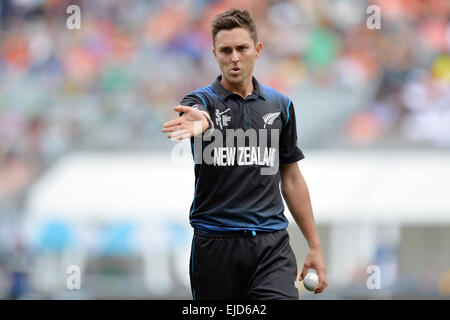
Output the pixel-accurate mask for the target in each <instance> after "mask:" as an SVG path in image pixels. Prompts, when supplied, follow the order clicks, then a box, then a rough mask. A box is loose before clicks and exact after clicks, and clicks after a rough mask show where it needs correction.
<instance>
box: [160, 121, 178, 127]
mask: <svg viewBox="0 0 450 320" xmlns="http://www.w3.org/2000/svg"><path fill="white" fill-rule="evenodd" d="M180 121H181V119H173V120H170V121H167V122H166V123H164V125H163V127H164V128H167V127H171V126H176V125H179V124H180Z"/></svg>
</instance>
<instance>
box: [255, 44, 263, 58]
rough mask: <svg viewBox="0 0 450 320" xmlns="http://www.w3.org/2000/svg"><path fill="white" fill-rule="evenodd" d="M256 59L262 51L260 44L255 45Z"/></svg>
mask: <svg viewBox="0 0 450 320" xmlns="http://www.w3.org/2000/svg"><path fill="white" fill-rule="evenodd" d="M255 48H256V57H257V58H258V57H259V55H260V54H261V50H262V42H258V43H257V44H256V47H255Z"/></svg>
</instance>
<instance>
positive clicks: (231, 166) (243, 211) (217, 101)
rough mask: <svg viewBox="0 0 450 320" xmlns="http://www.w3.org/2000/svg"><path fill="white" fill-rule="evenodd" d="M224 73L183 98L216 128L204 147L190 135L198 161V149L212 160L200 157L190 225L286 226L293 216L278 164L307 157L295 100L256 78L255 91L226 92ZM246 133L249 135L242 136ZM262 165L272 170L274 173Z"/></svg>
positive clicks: (263, 228)
mask: <svg viewBox="0 0 450 320" xmlns="http://www.w3.org/2000/svg"><path fill="white" fill-rule="evenodd" d="M221 77H222V76H221V75H220V76H218V77H217V79H216V80H215V81H214V83H213V84H212V85H210V86H206V87H204V88H201V89H198V90H195V91H193V92H190V93H189V94H187V95H186V96H185V97H184V98H183V99H182V100H181V102H180V104H181V105H185V106H195V107H196V108H199V109H201V110H204V111H207V112H208V113H209V115H210V117H211V120H212V121H213V122H214V126H215V128H214V135H213V136H212V137H211V138H210V139H211V140H210V141H205V140H204V141H203V142H201V145H200V149H198V148H194V138H191V146H192V153H193V157H194V160H196V159H198V157H199V154H198V153H199V152H200V153H202V155H205V154H206V153H208V154H210V155H211V157H210V158H209V159H210V161H209V162H208V161H205V160H203V161H201V162H199V161H198V160H196V164H195V168H194V171H195V193H194V199H193V201H192V205H191V208H190V216H189V217H190V223H191V225H192V226H193V227H194V228H195V229H198V230H200V231H204V232H208V231H235V230H254V231H276V230H282V229H285V228H286V227H287V225H288V220H287V219H286V217H285V216H284V205H283V201H282V197H281V192H280V172H279V164H283V163H292V162H297V161H299V160H301V159H303V158H304V155H303V153H302V151H301V150H300V149H299V148H298V145H297V130H296V121H295V112H294V106H293V104H292V101H291V100H290V99H289V98H287V97H286V96H285V95H283V94H281V93H279V92H277V91H276V90H274V89H272V88H270V87H268V86H265V85H261V84H259V83H258V81H256V79H255V78H254V77H253V86H254V90H253V92H252V94H250V95H249V96H247V97H246V98H245V99H243V98H242V97H241V96H240V95H238V94H233V93H231V92H229V91H227V90H226V89H225V88H224V87H223V86H222V85H221V83H220V80H221ZM180 115H181V113H180ZM239 129H240V130H239ZM206 133H207V132H205V133H204V135H205V134H206ZM242 133H244V139H243V140H239V138H238V137H241V136H242ZM246 134H247V135H246ZM252 134H254V136H253V140H252V139H251V138H250V136H251V135H252ZM255 135H256V142H255V139H254V137H255ZM219 138H220V139H219ZM195 139H198V138H195ZM200 139H201V137H200ZM220 140H222V143H221V144H219V141H220ZM211 159H212V161H211ZM197 162H199V163H197ZM262 169H266V170H267V169H272V173H269V174H267V173H265V172H264V171H263V170H262ZM268 171H270V170H268Z"/></svg>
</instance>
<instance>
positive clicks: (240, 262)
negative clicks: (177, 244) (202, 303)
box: [162, 9, 327, 300]
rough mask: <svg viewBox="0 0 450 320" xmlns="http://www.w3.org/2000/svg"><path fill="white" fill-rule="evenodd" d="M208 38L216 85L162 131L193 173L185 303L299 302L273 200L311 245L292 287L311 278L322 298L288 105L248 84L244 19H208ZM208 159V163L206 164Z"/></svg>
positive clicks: (191, 99)
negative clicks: (186, 151) (186, 149)
mask: <svg viewBox="0 0 450 320" xmlns="http://www.w3.org/2000/svg"><path fill="white" fill-rule="evenodd" d="M211 29H212V38H213V49H212V51H213V54H214V57H215V58H216V60H217V63H218V64H219V67H220V70H221V75H219V76H218V77H217V79H216V81H215V82H214V83H213V84H212V85H210V86H207V87H204V88H201V89H198V90H195V91H193V92H191V93H189V94H187V95H186V96H185V97H184V98H183V99H182V101H181V102H180V105H178V106H176V107H175V108H174V110H175V111H177V112H179V114H180V117H179V118H177V119H174V120H171V121H168V122H166V123H165V124H164V127H163V130H162V131H163V132H169V134H168V137H169V138H176V139H178V140H181V139H185V138H191V145H192V152H193V156H194V160H195V163H196V164H195V169H194V171H195V194H194V199H193V201H192V205H191V210H190V223H191V225H192V226H193V227H194V236H193V240H192V248H191V260H190V280H191V288H192V295H193V298H194V299H258V300H259V299H298V290H297V289H296V286H295V281H296V278H297V264H296V260H295V256H294V253H293V251H292V248H291V246H290V244H289V235H288V233H287V231H286V228H287V225H288V220H287V219H286V217H285V216H284V214H283V212H284V205H283V202H282V198H281V194H282V196H283V197H284V199H285V201H286V203H287V205H288V207H289V210H290V212H291V213H292V215H293V217H294V220H295V221H296V223H297V225H298V226H299V227H300V229H301V231H302V233H303V235H304V236H305V238H306V240H307V242H308V245H309V252H308V254H307V256H306V260H305V263H304V267H303V270H302V272H301V275H300V280H303V278H304V277H305V275H306V273H307V272H308V269H310V268H311V269H315V270H316V271H317V273H318V275H319V284H318V285H317V286H316V287H315V288H314V292H315V293H320V292H322V291H323V290H324V289H325V287H326V286H327V279H326V269H325V264H324V261H323V257H322V250H321V244H320V239H319V237H318V234H317V230H316V227H315V222H314V217H313V213H312V208H311V202H310V198H309V191H308V187H307V185H306V183H305V180H304V179H303V177H302V174H301V173H300V170H299V168H298V165H297V161H299V160H301V159H303V158H304V155H303V153H302V151H301V150H300V149H299V148H298V147H297V132H296V122H295V112H294V106H293V104H292V101H291V100H289V99H288V98H287V97H286V96H284V95H283V94H281V93H279V92H277V91H275V90H274V89H272V88H270V87H267V86H264V85H262V84H259V83H258V81H257V80H256V79H255V78H254V77H253V68H254V64H255V60H256V59H257V58H258V57H259V55H260V53H261V49H262V43H261V42H258V39H257V33H256V26H255V23H254V21H253V19H252V17H251V16H250V14H249V12H248V11H247V10H243V11H241V10H237V9H231V10H228V11H226V12H224V13H222V14H220V15H218V16H216V18H215V19H214V21H213V22H212V25H211ZM212 119H213V120H214V121H213V120H212ZM255 130H256V131H255ZM252 132H253V133H255V132H258V133H259V134H260V136H259V138H256V140H255V136H256V134H253V135H252ZM247 133H248V134H247ZM212 134H214V138H215V139H214V142H211V139H212V138H211V137H212ZM264 135H265V137H266V140H270V141H271V143H270V144H268V143H266V142H267V141H266V142H264V140H265V139H264V138H263V137H264ZM198 137H203V141H202V144H201V145H200V146H201V149H200V150H199V149H198V148H194V139H198ZM230 137H231V138H230ZM235 138H237V140H238V141H240V146H239V145H237V146H236V145H235ZM247 138H248V139H247ZM247 140H248V141H250V142H249V143H246V142H247ZM218 141H219V142H220V141H222V143H223V141H227V147H221V145H220V147H217V143H218ZM208 142H209V143H208ZM242 143H243V144H242ZM214 144H216V146H215V147H212V146H214ZM207 151H209V154H211V153H212V154H213V156H212V157H209V158H208V157H207V156H208V155H207V154H208V152H207ZM199 153H200V155H199ZM199 156H203V157H204V160H205V161H202V162H199V161H198V158H199ZM275 158H276V159H275ZM206 159H209V161H206ZM211 159H213V160H211ZM274 159H275V160H274ZM278 161H279V163H280V166H279V170H278V167H277V163H278ZM268 169H274V171H273V172H272V173H267V172H268V171H264V170H268ZM280 180H281V194H280Z"/></svg>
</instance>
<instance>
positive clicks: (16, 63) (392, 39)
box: [0, 0, 450, 204]
mask: <svg viewBox="0 0 450 320" xmlns="http://www.w3.org/2000/svg"><path fill="white" fill-rule="evenodd" d="M71 4H77V5H79V7H80V8H81V29H79V30H77V29H75V30H69V29H68V28H67V26H66V20H67V18H68V17H69V15H70V14H68V13H67V12H66V10H67V7H68V6H69V5H71ZM373 4H374V5H377V6H379V8H380V10H381V11H380V13H381V29H379V30H377V29H375V30H371V29H369V28H368V27H367V24H366V22H367V18H368V17H369V16H370V15H371V14H373V13H368V12H367V8H368V6H370V5H373ZM230 7H239V8H243V7H245V8H248V9H249V10H250V12H251V13H252V15H253V16H254V18H255V20H256V22H257V27H258V34H259V39H260V40H261V41H262V42H263V44H264V46H263V50H264V51H263V54H262V55H261V57H260V59H259V60H258V62H257V63H258V65H257V70H256V75H257V77H258V79H259V80H260V81H261V82H262V83H265V84H267V85H269V86H272V87H274V88H276V89H278V90H280V91H282V92H284V93H286V94H287V95H290V94H293V93H294V92H295V90H299V89H300V88H301V87H302V85H303V84H305V83H306V82H308V83H312V84H313V85H314V86H317V87H319V88H321V90H324V91H326V90H328V89H329V88H332V87H334V88H336V87H338V88H343V90H344V89H346V88H352V89H356V90H357V89H358V88H362V87H366V86H371V87H373V88H374V90H373V92H374V95H373V97H370V99H368V100H367V101H366V103H364V104H363V105H361V106H360V111H359V112H357V113H355V114H352V115H351V116H350V117H349V118H348V121H347V123H346V124H345V128H344V132H345V135H346V139H348V141H349V142H351V143H353V144H354V145H356V146H357V145H360V144H363V145H370V143H373V142H374V141H379V140H383V139H389V138H390V137H398V136H399V137H401V138H402V139H404V140H405V141H419V142H422V143H423V144H424V145H427V146H438V147H449V146H450V87H449V86H450V55H449V52H450V23H449V18H450V2H449V1H448V0H429V1H425V0H382V1H381V0H380V1H368V0H367V1H365V0H361V1H346V0H336V1H328V0H322V1H313V0H291V1H273V0H258V1H244V0H231V1H223V0H199V1H193V0H177V1H175V0H173V1H162V0H130V1H127V2H126V4H125V3H124V2H123V1H119V0H99V1H73V0H72V1H66V0H60V1H58V0H2V1H1V3H0V23H1V30H0V137H1V139H0V204H5V202H8V201H12V200H11V199H17V195H18V194H20V192H21V191H22V190H23V188H24V187H25V186H27V185H29V183H30V182H31V181H32V180H33V178H34V177H36V176H37V175H38V174H39V172H40V171H41V170H43V169H44V168H45V166H46V165H48V164H50V163H52V161H55V160H56V159H57V158H58V157H59V156H60V155H62V154H64V153H65V152H67V151H69V150H73V149H77V148H96V149H101V148H148V149H152V148H159V147H167V144H166V145H165V146H164V141H165V140H163V139H160V138H161V133H160V127H161V124H162V123H163V122H165V121H166V120H167V119H168V118H171V117H173V116H174V115H175V113H173V111H172V109H171V108H170V107H171V106H173V105H176V104H177V102H178V101H179V100H180V99H181V98H182V97H183V95H184V94H186V93H187V92H189V91H191V90H193V89H195V88H198V87H201V86H204V85H208V84H209V83H211V82H212V81H213V80H214V78H215V77H216V76H217V75H218V74H219V69H218V67H217V65H216V62H215V60H214V58H213V56H212V52H211V45H212V43H211V36H210V29H209V28H210V22H211V20H212V19H213V17H214V16H215V15H216V14H217V13H219V12H221V11H224V10H226V9H228V8H230ZM330 108H333V102H332V101H330Z"/></svg>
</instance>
